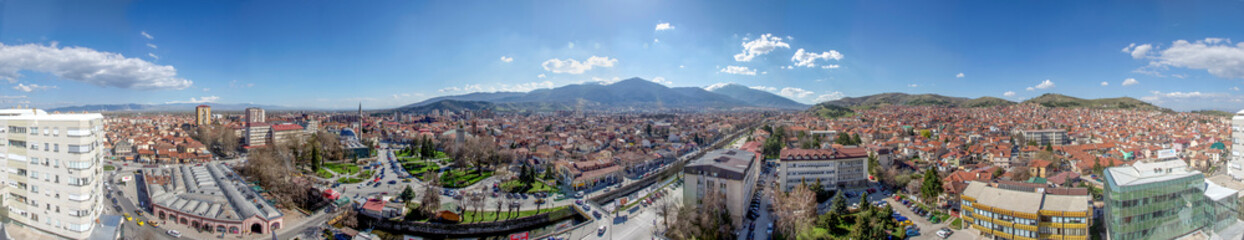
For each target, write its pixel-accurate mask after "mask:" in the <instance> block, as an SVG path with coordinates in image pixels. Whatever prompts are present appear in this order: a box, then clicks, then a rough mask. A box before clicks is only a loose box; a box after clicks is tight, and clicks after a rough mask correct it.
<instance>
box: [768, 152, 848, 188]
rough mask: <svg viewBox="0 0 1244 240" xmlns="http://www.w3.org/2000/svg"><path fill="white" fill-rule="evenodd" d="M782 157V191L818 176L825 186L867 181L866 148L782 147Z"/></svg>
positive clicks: (812, 180) (815, 178)
mask: <svg viewBox="0 0 1244 240" xmlns="http://www.w3.org/2000/svg"><path fill="white" fill-rule="evenodd" d="M779 161H780V162H779V163H778V165H779V166H778V168H779V171H780V176H781V183H780V184H781V188H782V191H790V190H791V189H794V188H795V186H799V184H800V183H807V184H808V185H813V184H815V183H816V181H817V180H820V181H821V186H822V188H824V189H838V188H839V187H840V186H842V187H850V186H859V185H863V184H866V183H867V182H868V151H867V150H865V149H864V148H841V149H782V153H781V158H780V159H779Z"/></svg>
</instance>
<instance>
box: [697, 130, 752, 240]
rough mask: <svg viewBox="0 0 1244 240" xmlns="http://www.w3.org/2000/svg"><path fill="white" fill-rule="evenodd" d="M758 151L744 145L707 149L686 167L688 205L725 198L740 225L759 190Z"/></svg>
mask: <svg viewBox="0 0 1244 240" xmlns="http://www.w3.org/2000/svg"><path fill="white" fill-rule="evenodd" d="M758 157H759V156H758V155H757V154H756V153H754V152H749V151H744V150H740V149H719V150H713V151H710V152H708V153H705V154H704V156H703V157H700V158H699V159H696V160H695V161H691V163H689V164H687V166H686V167H685V168H683V173H685V174H684V175H686V176H685V177H684V179H686V183H687V187H685V188H683V202H684V205H685V206H695V205H698V204H701V203H703V202H704V199H705V198H716V200H718V201H724V202H723V205H725V206H726V210H727V211H728V212H729V213H730V219H733V222H732V223H731V224H734V225H735V226H736V227H740V226H742V224H743V218H744V217H745V214H747V211H748V210H747V204H748V203H749V202H751V199H752V194H754V193H755V192H756V189H755V188H756V179H757V178H758V177H759V176H760V170H759V169H760V166H759V165H760V159H759V158H758Z"/></svg>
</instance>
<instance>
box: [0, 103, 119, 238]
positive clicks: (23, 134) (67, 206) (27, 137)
mask: <svg viewBox="0 0 1244 240" xmlns="http://www.w3.org/2000/svg"><path fill="white" fill-rule="evenodd" d="M103 119H104V116H103V115H101V114H98V113H91V114H87V113H69V114H61V113H54V114H48V113H47V112H44V111H43V110H37V109H3V110H0V158H2V159H3V161H4V162H5V163H4V164H3V165H2V166H3V170H4V171H7V172H8V174H3V180H4V183H5V184H6V185H7V186H6V187H5V188H4V190H3V194H4V201H3V202H4V204H3V205H4V207H5V208H7V209H8V211H9V214H8V217H9V219H11V220H12V221H14V222H17V223H21V224H22V225H25V226H28V227H31V228H34V229H38V230H41V231H43V232H46V233H49V234H53V235H56V236H59V237H63V238H69V239H86V238H88V237H90V235H91V231H92V230H93V229H92V228H94V226H95V220H96V219H98V218H99V215H100V213H102V212H103V211H104V207H103V206H104V204H103V197H102V196H103V194H104V190H103V184H102V182H103V180H101V179H103V174H102V166H101V165H102V158H103V155H102V152H103V151H101V150H100V148H102V147H101V145H102V143H101V142H100V141H101V140H100V139H102V136H103V134H102V131H103Z"/></svg>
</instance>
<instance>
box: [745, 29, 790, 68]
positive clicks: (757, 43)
mask: <svg viewBox="0 0 1244 240" xmlns="http://www.w3.org/2000/svg"><path fill="white" fill-rule="evenodd" d="M743 40H744V41H746V40H747V39H743ZM777 48H787V49H789V48H790V44H787V43H785V42H782V37H775V36H773V34H768V33H766V34H765V35H760V37H759V38H756V40H752V41H750V42H743V52H742V53H739V54H735V55H734V60H735V61H739V62H748V61H751V60H752V58H756V56H760V55H765V54H768V53H769V52H772V51H773V50H774V49H777Z"/></svg>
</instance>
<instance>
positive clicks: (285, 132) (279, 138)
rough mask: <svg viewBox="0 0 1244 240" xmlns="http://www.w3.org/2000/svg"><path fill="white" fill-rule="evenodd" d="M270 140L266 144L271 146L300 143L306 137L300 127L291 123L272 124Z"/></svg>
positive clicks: (305, 133)
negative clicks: (268, 143)
mask: <svg viewBox="0 0 1244 240" xmlns="http://www.w3.org/2000/svg"><path fill="white" fill-rule="evenodd" d="M271 135H272V139H270V140H269V141H268V142H270V143H272V144H285V143H288V142H294V143H298V142H302V141H303V140H304V139H305V137H306V136H307V132H306V131H304V130H303V128H302V126H301V125H298V124H292V123H283V124H273V125H272V126H271Z"/></svg>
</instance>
